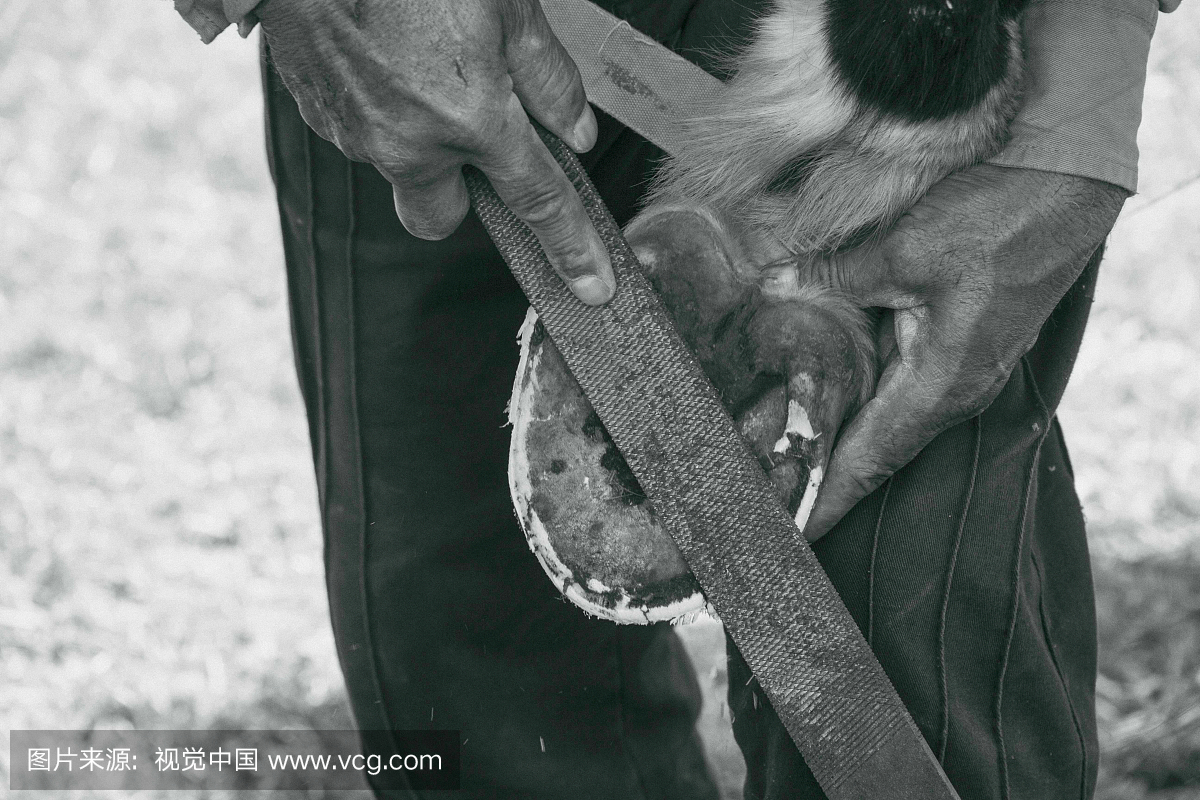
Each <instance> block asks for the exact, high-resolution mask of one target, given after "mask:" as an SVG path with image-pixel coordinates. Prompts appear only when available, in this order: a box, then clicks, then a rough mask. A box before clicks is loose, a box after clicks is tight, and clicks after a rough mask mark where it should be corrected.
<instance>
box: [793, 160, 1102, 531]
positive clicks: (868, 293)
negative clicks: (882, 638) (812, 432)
mask: <svg viewBox="0 0 1200 800" xmlns="http://www.w3.org/2000/svg"><path fill="white" fill-rule="evenodd" d="M1124 199H1125V192H1124V191H1123V190H1122V189H1119V188H1117V187H1115V186H1112V185H1110V184H1106V183H1102V182H1099V181H1093V180H1088V179H1086V178H1077V177H1073V176H1069V175H1059V174H1055V173H1049V172H1040V171H1036V170H1024V169H1008V168H1003V167H994V166H990V165H980V166H976V167H972V168H970V169H967V170H963V171H962V172H959V173H956V174H954V175H951V176H949V177H947V178H945V179H944V180H942V181H941V182H940V183H938V184H937V185H936V186H934V187H933V188H932V189H931V190H930V191H929V193H928V194H927V195H926V196H925V197H924V198H923V199H922V200H921V201H920V202H919V203H917V205H916V206H914V207H913V208H912V210H911V211H909V213H908V214H907V215H906V216H905V217H904V218H903V219H902V220H901V221H900V222H899V223H898V225H897V226H896V228H895V229H894V230H893V231H892V232H891V233H890V234H889V235H888V236H887V237H886V238H885V239H884V240H883V241H882V243H881V244H879V245H876V246H873V247H863V248H859V249H858V250H853V251H849V252H847V253H844V254H841V255H838V256H835V257H833V258H830V259H827V260H822V261H819V262H816V263H813V264H809V265H806V266H803V267H802V268H801V275H800V278H801V280H804V279H808V280H813V281H816V282H818V283H821V284H824V285H827V286H832V287H834V288H838V289H841V290H843V291H845V292H847V293H848V294H850V295H851V296H852V297H853V298H855V299H856V300H857V301H858V303H859V304H860V305H861V306H863V307H881V308H885V309H890V311H889V312H887V313H886V314H885V316H884V318H883V321H882V323H881V335H880V346H881V349H880V352H881V354H882V357H883V360H882V366H883V370H882V377H881V378H880V380H879V385H878V387H877V389H876V394H875V397H874V398H873V399H872V400H871V401H870V402H868V403H867V404H866V405H865V406H864V407H863V408H862V409H861V410H859V412H858V413H857V414H856V415H855V416H854V417H853V418H852V419H851V420H849V421H848V422H847V424H846V425H845V427H844V428H843V429H842V432H841V434H840V435H839V438H838V442H837V445H836V446H835V448H834V451H833V455H832V457H831V459H830V465H829V469H828V472H827V474H826V477H825V480H824V483H823V485H822V487H821V490H820V494H819V496H818V499H817V503H816V506H815V508H814V509H813V512H812V516H811V517H810V518H809V522H808V525H807V527H806V528H805V536H806V537H807V538H808V539H809V541H815V540H816V539H818V538H820V537H821V536H823V535H825V534H826V533H828V532H829V530H830V528H832V527H833V526H834V525H835V524H836V523H837V522H838V520H840V519H841V518H842V517H843V516H844V515H845V514H846V512H848V511H849V510H850V509H851V508H852V507H853V506H854V504H855V503H857V502H858V501H859V500H861V499H862V498H864V497H866V496H867V495H868V494H869V493H870V492H872V491H874V490H875V489H876V488H877V487H879V486H880V485H882V484H883V482H884V481H885V480H887V478H889V477H890V476H891V475H892V474H893V473H895V472H896V471H897V470H898V469H900V468H901V467H902V466H904V465H905V464H907V463H908V462H909V461H910V460H912V459H913V458H914V457H915V456H916V455H917V453H919V452H920V451H921V449H922V448H923V447H924V446H925V445H926V444H928V443H929V442H930V441H931V440H932V439H933V438H934V437H935V436H936V435H937V434H939V433H941V432H942V431H943V430H946V429H947V428H949V427H951V426H952V425H954V424H956V423H958V422H961V421H963V420H966V419H969V418H971V417H973V416H975V415H976V414H979V413H980V412H982V411H983V410H984V409H985V408H987V406H988V404H990V403H991V401H992V400H993V399H994V398H995V397H996V395H997V394H999V393H1000V390H1001V389H1002V388H1003V387H1004V384H1005V383H1006V382H1007V380H1008V377H1009V375H1010V374H1011V372H1012V370H1013V368H1014V367H1015V365H1016V364H1017V362H1018V361H1019V359H1020V358H1021V356H1023V355H1024V354H1025V353H1026V352H1028V350H1029V349H1030V348H1031V347H1032V346H1033V343H1034V341H1035V340H1036V339H1037V335H1038V332H1039V330H1040V328H1041V326H1042V324H1043V323H1044V322H1045V321H1046V319H1047V317H1048V316H1049V315H1050V312H1051V311H1052V310H1053V309H1054V307H1055V305H1056V304H1057V303H1058V301H1059V300H1060V299H1061V298H1062V296H1063V295H1064V294H1065V293H1066V291H1067V289H1068V288H1070V286H1071V284H1072V283H1074V281H1075V279H1076V278H1077V277H1078V275H1079V273H1080V272H1081V271H1082V269H1083V267H1084V265H1085V263H1086V262H1087V259H1088V257H1089V256H1090V255H1091V253H1092V252H1093V251H1094V250H1095V249H1096V248H1097V247H1098V246H1099V245H1100V243H1101V242H1102V241H1103V239H1104V237H1105V236H1106V235H1107V234H1108V232H1109V230H1110V229H1111V228H1112V225H1113V223H1114V222H1115V221H1116V217H1117V213H1118V212H1119V211H1120V209H1121V205H1122V203H1123V202H1124Z"/></svg>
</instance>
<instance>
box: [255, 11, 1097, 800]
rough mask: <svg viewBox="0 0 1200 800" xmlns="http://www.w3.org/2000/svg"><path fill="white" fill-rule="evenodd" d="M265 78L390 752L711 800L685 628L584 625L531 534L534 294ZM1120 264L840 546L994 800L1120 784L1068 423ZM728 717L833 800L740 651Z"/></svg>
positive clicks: (366, 658) (360, 645)
mask: <svg viewBox="0 0 1200 800" xmlns="http://www.w3.org/2000/svg"><path fill="white" fill-rule="evenodd" d="M641 7H642V8H643V12H642V13H643V14H644V15H646V19H644V20H641V19H638V18H637V17H636V15H635V16H634V19H633V21H634V23H635V24H638V25H639V26H640V27H643V28H644V29H648V30H650V31H651V32H652V33H654V34H655V35H657V36H658V38H659V39H660V40H662V41H667V42H668V43H670V44H672V45H673V46H675V47H677V48H678V49H680V50H681V51H683V52H689V47H694V48H695V52H697V53H703V52H708V51H705V50H704V49H703V45H704V42H705V41H706V40H709V38H710V37H711V36H712V35H715V36H718V37H720V36H726V37H728V36H732V35H742V34H744V32H745V30H746V25H745V18H747V17H748V15H746V14H742V16H740V17H738V19H739V20H741V21H740V22H737V20H734V22H737V24H734V23H733V22H730V20H731V19H732V17H731V16H730V14H728V13H724V14H722V12H721V9H722V8H723V7H724V6H723V5H722V4H717V3H711V2H710V3H704V2H701V3H698V4H697V3H694V2H693V1H692V0H687V1H686V2H684V1H683V0H668V1H667V2H660V3H658V4H642V6H641ZM749 7H750V6H749V5H745V6H742V5H738V6H737V8H739V9H744V8H749ZM714 8H715V9H716V12H714V11H713V9H714ZM617 10H618V11H619V10H620V9H617ZM714 14H715V17H714ZM712 19H718V20H720V21H721V24H720V25H718V24H715V23H713V22H712ZM706 20H708V21H707V22H706ZM643 23H644V24H643ZM723 25H724V26H727V27H728V29H727V28H726V27H722V26H723ZM654 26H659V27H657V28H655V27H654ZM729 26H731V27H729ZM730 31H732V33H730ZM264 76H265V87H266V102H267V116H268V151H269V155H270V161H271V167H272V174H273V175H274V178H275V182H276V186H277V190H278V197H279V206H280V214H281V219H282V223H283V237H284V246H285V255H286V261H287V273H288V287H289V300H290V307H291V318H292V329H293V338H294V342H295V355H296V366H297V371H298V373H299V376H300V386H301V389H302V392H303V395H304V400H305V405H306V408H307V411H308V419H309V426H310V435H311V439H312V446H313V456H314V460H315V464H316V473H317V481H318V486H319V496H320V503H321V514H322V523H323V528H324V532H325V547H326V568H327V585H328V590H329V601H330V612H331V616H332V619H333V626H334V634H335V638H336V640H337V646H338V655H339V658H340V661H341V665H342V669H343V672H344V674H345V677H346V684H347V687H348V690H349V695H350V701H351V704H352V706H353V709H354V713H355V717H356V719H357V721H358V724H359V726H360V727H361V728H363V729H364V731H366V733H365V734H364V737H365V738H366V739H367V741H368V745H369V746H370V747H372V748H373V749H376V750H380V751H384V752H387V751H389V750H390V748H391V744H390V742H389V736H388V733H387V731H389V730H394V729H420V728H449V729H456V730H460V731H461V732H462V741H463V752H462V756H463V788H464V791H463V792H462V793H461V795H459V796H463V797H479V798H502V797H522V798H525V797H528V798H564V799H565V798H570V799H571V800H575V799H576V798H579V799H582V798H598V799H599V798H641V797H645V798H660V797H661V798H688V799H689V800H703V798H709V797H713V796H715V791H714V789H713V785H712V782H711V780H710V779H709V777H708V774H707V772H706V769H705V766H704V763H703V759H702V756H701V753H700V749H699V746H698V743H697V740H696V737H695V734H694V732H693V728H692V726H693V722H694V720H695V717H696V714H697V711H698V707H699V693H698V688H697V683H696V680H695V677H694V676H693V675H692V673H691V669H690V666H689V665H688V662H687V658H686V656H685V654H684V653H683V652H682V651H681V649H680V646H679V644H678V642H677V640H676V638H675V637H674V636H673V635H672V633H671V631H670V630H669V629H668V628H665V627H663V626H652V627H618V626H615V625H613V624H611V623H607V622H602V621H597V620H592V619H588V618H586V617H585V616H584V615H583V614H582V612H580V611H578V610H577V609H575V608H574V607H573V606H570V605H568V604H566V603H564V602H563V601H562V600H561V599H560V598H559V597H558V595H557V593H556V591H555V590H554V588H553V586H552V585H551V583H550V582H549V580H548V579H546V577H545V576H544V575H543V573H542V572H541V569H540V567H539V566H538V565H537V562H536V561H535V560H534V557H533V555H532V554H531V553H530V552H529V551H528V549H527V547H526V544H525V541H524V537H523V535H522V534H521V532H520V530H519V528H518V526H517V523H516V519H515V517H514V514H513V512H512V509H511V505H510V501H509V497H508V490H507V485H506V477H505V476H506V464H507V445H508V431H507V430H506V429H505V428H504V422H505V416H504V410H505V403H506V400H507V398H508V395H509V391H510V388H511V382H512V378H513V375H514V372H515V368H516V363H517V349H516V345H515V334H516V330H517V327H518V325H519V323H520V321H521V319H522V317H523V315H524V312H525V308H526V302H525V299H524V297H523V296H522V295H521V292H520V290H519V289H518V287H517V286H516V284H515V283H514V281H513V279H512V278H511V277H510V275H509V274H508V272H507V270H506V269H505V267H504V265H503V263H502V262H501V260H500V258H499V256H498V254H497V253H496V251H495V249H494V248H493V247H492V245H491V243H490V241H489V240H488V239H487V237H486V235H485V234H484V232H483V230H482V228H481V227H480V225H479V223H478V221H477V220H476V219H474V217H469V218H468V220H467V222H466V223H464V225H463V226H462V228H461V229H460V230H459V231H458V232H456V233H455V234H454V235H453V236H451V237H450V238H449V239H447V240H445V241H443V242H425V241H421V240H418V239H415V238H414V237H412V236H410V235H409V234H408V233H407V232H405V231H404V229H403V228H402V227H401V226H400V224H399V222H398V221H397V220H396V217H395V213H394V211H393V209H392V200H391V189H390V187H389V186H388V184H387V183H386V182H385V181H384V180H383V179H382V178H381V177H380V176H379V174H378V173H377V172H376V171H375V170H374V169H373V168H371V167H370V166H367V165H363V164H355V163H352V162H350V161H348V160H347V159H345V158H344V157H343V156H342V155H341V154H340V153H339V152H338V151H337V150H336V149H335V148H334V147H333V146H332V145H330V144H329V143H327V142H325V141H323V140H321V139H320V138H318V137H317V136H316V135H315V134H313V133H312V132H311V131H310V130H309V129H308V128H307V126H306V125H305V124H304V122H303V120H302V119H301V117H300V115H299V112H298V111H297V109H296V105H295V103H294V102H293V101H292V99H291V97H290V95H288V93H287V91H286V90H285V89H284V88H283V87H282V85H281V84H280V82H279V80H278V77H277V76H275V75H274V72H273V71H272V70H271V69H270V68H269V67H266V68H265V70H264ZM600 117H601V134H600V140H599V142H598V144H597V146H596V148H595V149H594V150H593V151H592V152H591V153H590V154H588V156H587V157H586V159H585V165H586V166H587V167H588V169H589V171H590V172H591V174H592V176H593V179H594V180H595V181H596V183H597V186H598V188H599V189H600V191H601V194H602V195H603V196H604V198H605V201H606V202H607V203H608V205H609V207H610V209H611V210H612V211H613V212H614V215H615V216H616V217H617V219H618V221H620V222H624V221H625V220H626V219H628V218H629V217H630V216H631V215H632V214H633V213H634V212H635V211H636V204H637V202H638V199H639V197H640V195H641V192H642V191H643V189H644V187H645V185H646V180H647V178H648V177H649V175H650V174H651V172H652V169H653V165H654V162H655V160H656V159H657V158H658V157H659V156H660V153H659V152H658V151H657V150H656V149H655V148H654V147H653V146H651V145H650V144H648V143H647V142H645V141H644V140H642V139H640V138H639V137H638V136H636V135H635V134H633V133H631V132H629V131H627V130H625V129H624V128H622V127H621V126H620V125H618V124H617V123H615V122H614V121H612V120H611V119H608V118H606V117H604V116H603V115H600ZM1096 260H1098V259H1095V260H1094V261H1096ZM1094 276H1095V263H1093V264H1092V265H1091V267H1090V268H1089V269H1088V270H1087V272H1086V273H1085V275H1084V277H1083V278H1082V279H1081V280H1080V282H1079V284H1077V285H1076V286H1075V288H1074V289H1073V290H1072V291H1071V293H1070V294H1069V295H1068V298H1067V299H1066V300H1065V301H1064V303H1063V305H1062V306H1061V307H1060V308H1059V309H1058V310H1057V311H1056V312H1055V315H1054V317H1053V318H1052V319H1051V321H1050V322H1049V323H1048V324H1047V326H1046V329H1045V331H1044V332H1043V335H1042V337H1041V339H1040V340H1039V343H1038V345H1037V346H1036V347H1035V349H1034V350H1033V351H1032V352H1031V353H1030V354H1029V355H1028V356H1027V357H1026V358H1025V359H1024V360H1023V361H1022V363H1021V365H1020V366H1019V368H1018V369H1017V371H1016V372H1015V373H1014V375H1013V377H1012V379H1011V380H1010V381H1009V384H1008V386H1007V387H1006V388H1005V390H1004V391H1003V393H1002V394H1001V395H1000V397H999V398H998V399H997V401H996V402H995V403H994V404H993V405H992V406H991V408H989V409H988V411H987V412H986V413H984V414H983V415H982V416H981V417H979V418H977V419H974V420H971V421H969V422H967V423H964V424H962V425H960V426H958V427H956V428H954V429H953V430H950V431H947V432H946V433H945V434H943V435H942V436H940V437H939V438H938V439H937V440H936V441H935V442H934V443H933V444H932V445H930V446H929V447H928V448H927V449H926V450H925V451H924V452H923V453H922V454H921V455H920V457H918V459H917V460H916V461H914V462H913V463H912V464H911V465H910V466H908V467H906V468H905V469H904V470H902V471H901V472H900V473H899V474H898V475H897V476H896V477H895V478H894V479H893V480H892V481H890V482H889V483H888V484H887V485H886V486H885V487H883V488H882V489H880V490H879V491H878V492H876V493H875V494H874V495H872V496H871V497H869V498H868V499H867V500H865V501H864V502H863V503H861V504H860V505H859V506H858V507H857V508H856V509H855V510H854V511H853V512H852V513H851V515H850V516H849V517H848V518H847V519H846V520H845V521H844V522H843V523H842V524H841V525H840V526H838V528H837V529H836V530H835V531H833V532H832V533H831V534H830V535H829V536H827V537H826V538H825V539H824V540H822V541H821V542H820V543H819V544H818V545H817V548H816V550H817V553H818V556H819V558H820V559H821V562H822V564H823V565H824V567H825V569H826V570H827V571H828V573H829V575H830V577H831V578H832V580H833V582H834V584H835V585H836V586H837V588H838V590H839V592H840V593H841V594H842V596H843V598H844V599H845V600H846V603H847V605H848V606H849V607H850V610H851V611H852V612H853V614H854V615H855V618H856V620H857V621H858V623H859V625H860V626H861V627H862V629H863V631H864V633H865V634H866V635H867V636H868V638H869V639H870V641H871V642H872V644H873V646H874V648H875V650H876V652H877V653H878V654H879V657H880V659H881V661H882V662H883V665H884V667H885V668H886V670H887V672H888V674H889V675H890V676H891V678H892V680H893V682H894V683H895V684H896V687H897V689H898V690H899V691H900V694H901V695H902V696H903V697H904V699H905V701H906V702H907V703H908V705H909V708H910V709H911V710H912V712H913V715H914V716H915V718H916V720H917V722H918V724H919V725H920V726H921V729H922V731H923V732H924V733H925V735H926V737H927V739H928V740H929V742H930V744H931V746H932V747H933V749H934V752H936V753H938V754H939V756H941V757H942V759H943V762H944V764H945V766H946V769H947V772H948V773H949V775H950V777H951V778H952V780H953V781H954V783H955V784H956V786H958V788H959V790H960V792H961V793H962V795H963V797H964V798H967V799H969V800H976V799H980V800H981V799H982V798H1010V797H1011V798H1031V799H1032V798H1047V799H1049V798H1054V800H1059V798H1070V797H1080V798H1087V797H1090V795H1091V791H1092V786H1093V784H1094V780H1095V772H1096V733H1095V720H1094V716H1093V710H1092V702H1093V685H1094V678H1095V657H1096V654H1095V619H1094V610H1093V600H1092V592H1091V579H1090V575H1089V571H1088V557H1087V549H1086V543H1085V540H1084V534H1083V524H1082V516H1081V513H1080V510H1079V503H1078V500H1077V499H1076V496H1075V493H1074V489H1073V485H1072V478H1071V473H1070V464H1069V462H1068V461H1067V457H1066V451H1065V449H1064V447H1063V443H1062V438H1061V433H1060V431H1059V428H1058V425H1057V422H1056V421H1055V420H1054V418H1053V412H1054V408H1055V406H1056V405H1057V403H1058V400H1059V398H1060V397H1061V394H1062V390H1063V388H1064V386H1065V381H1066V377H1067V375H1068V374H1069V372H1070V367H1071V364H1072V362H1073V360H1074V355H1075V352H1076V350H1077V349H1078V343H1079V337H1080V336H1081V334H1082V330H1083V324H1084V321H1085V320H1086V315H1087V308H1088V305H1089V303H1090V297H1091V288H1092V285H1093V282H1094ZM730 705H731V708H732V711H733V714H734V718H735V721H734V731H735V735H736V736H737V739H738V743H739V744H740V746H741V747H742V749H743V752H744V753H745V755H746V759H747V764H748V777H747V797H750V798H759V797H763V798H766V797H769V798H785V797H787V798H796V797H800V798H809V797H811V798H822V797H823V794H822V793H821V792H820V790H819V789H818V788H817V787H816V785H815V783H814V782H813V780H812V777H811V774H810V773H809V772H808V770H807V768H806V767H805V766H804V763H803V760H802V759H801V758H800V756H799V754H798V753H797V752H796V750H795V747H794V746H793V745H792V744H791V742H790V740H789V739H788V738H787V734H786V732H785V731H784V730H783V727H782V725H781V724H780V723H779V720H778V718H777V717H776V716H775V714H774V712H773V711H772V710H771V708H770V706H769V704H768V703H767V702H766V701H765V698H764V697H763V696H762V693H761V690H759V689H758V687H757V685H756V684H755V682H754V681H753V679H752V678H751V676H750V674H749V671H748V669H747V668H746V666H745V663H744V662H743V661H742V659H741V658H740V656H739V654H738V653H737V651H736V648H734V647H732V646H731V647H730ZM436 796H449V795H445V794H443V793H438V794H437V795H436Z"/></svg>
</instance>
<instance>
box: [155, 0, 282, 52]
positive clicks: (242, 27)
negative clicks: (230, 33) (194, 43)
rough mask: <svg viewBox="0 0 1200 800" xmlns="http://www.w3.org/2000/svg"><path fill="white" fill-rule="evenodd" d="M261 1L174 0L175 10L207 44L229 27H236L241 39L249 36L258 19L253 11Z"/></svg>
mask: <svg viewBox="0 0 1200 800" xmlns="http://www.w3.org/2000/svg"><path fill="white" fill-rule="evenodd" d="M260 2H262V0H175V10H176V11H178V12H179V13H180V15H181V16H182V17H183V18H184V20H185V21H186V22H187V24H189V25H191V26H192V28H193V29H194V30H195V31H196V33H198V34H200V39H201V41H203V42H204V43H205V44H208V43H209V42H211V41H212V40H213V39H215V38H217V34H219V33H220V32H221V31H223V30H225V29H226V28H228V27H229V26H230V25H237V26H238V33H239V34H241V36H242V38H243V39H244V38H246V37H247V36H249V35H250V31H252V30H254V26H255V25H256V24H258V18H257V17H256V16H255V15H254V9H255V8H257V7H258V4H259V3H260Z"/></svg>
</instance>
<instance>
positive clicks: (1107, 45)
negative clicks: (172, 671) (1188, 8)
mask: <svg viewBox="0 0 1200 800" xmlns="http://www.w3.org/2000/svg"><path fill="white" fill-rule="evenodd" d="M1178 5H1179V0H1160V1H1159V2H1158V3H1156V2H1155V0H1033V2H1032V3H1031V4H1030V5H1029V7H1028V8H1027V9H1026V10H1025V13H1024V16H1023V17H1022V31H1023V33H1024V38H1025V52H1026V68H1025V69H1026V83H1025V104H1024V106H1023V107H1022V109H1021V111H1020V112H1018V114H1017V118H1016V120H1014V122H1013V126H1012V139H1011V140H1010V141H1009V143H1008V145H1007V146H1006V147H1005V148H1004V149H1003V150H1002V151H1000V153H998V154H997V155H996V156H995V157H993V158H991V159H989V163H992V164H997V165H1000V166H1008V167H1025V168H1027V169H1040V170H1045V171H1047V172H1061V173H1067V174H1071V175H1080V176H1083V177H1086V178H1094V179H1097V180H1102V181H1107V182H1108V183H1113V184H1116V185H1117V186H1120V187H1122V188H1124V189H1126V190H1128V191H1129V192H1131V193H1132V192H1136V191H1137V163H1138V147H1137V130H1138V125H1139V123H1140V122H1141V119H1142V92H1143V89H1144V88H1145V83H1146V62H1147V59H1148V57H1149V53H1150V37H1151V36H1152V35H1153V33H1154V25H1155V22H1156V21H1157V16H1158V11H1159V7H1160V6H1161V8H1162V10H1164V11H1168V10H1173V9H1174V8H1175V6H1178Z"/></svg>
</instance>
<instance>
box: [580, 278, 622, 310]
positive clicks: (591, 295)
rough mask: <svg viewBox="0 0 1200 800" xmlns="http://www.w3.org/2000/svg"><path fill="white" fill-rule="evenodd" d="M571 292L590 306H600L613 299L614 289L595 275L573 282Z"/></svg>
mask: <svg viewBox="0 0 1200 800" xmlns="http://www.w3.org/2000/svg"><path fill="white" fill-rule="evenodd" d="M571 291H572V292H574V293H575V296H576V297H578V298H579V299H580V300H582V301H583V302H585V303H587V304H588V305H589V306H600V305H604V304H605V303H607V302H608V301H609V300H611V299H612V296H613V292H614V287H612V286H609V285H608V284H607V283H605V282H604V281H602V280H600V279H599V278H597V277H596V276H595V275H588V276H586V277H583V278H579V279H577V280H574V281H571Z"/></svg>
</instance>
